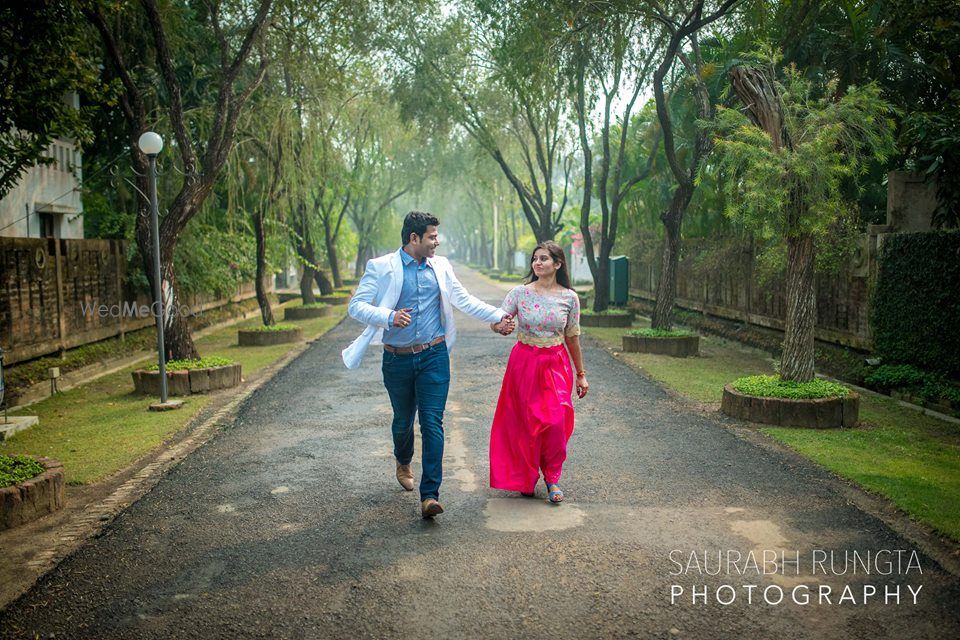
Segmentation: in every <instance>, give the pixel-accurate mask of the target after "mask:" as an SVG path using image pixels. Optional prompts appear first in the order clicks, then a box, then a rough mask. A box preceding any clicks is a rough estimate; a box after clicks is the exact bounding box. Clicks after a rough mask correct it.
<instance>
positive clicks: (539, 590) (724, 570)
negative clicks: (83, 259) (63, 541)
mask: <svg viewBox="0 0 960 640" xmlns="http://www.w3.org/2000/svg"><path fill="white" fill-rule="evenodd" d="M458 272H459V274H460V276H461V280H462V281H463V282H464V284H465V285H466V286H467V287H468V288H469V289H470V290H471V291H472V292H473V293H474V294H476V295H478V296H480V297H482V298H484V299H487V300H488V301H490V302H496V303H498V302H499V301H500V300H501V299H502V296H503V294H504V292H505V290H506V288H505V287H502V286H495V285H491V284H488V283H486V282H485V281H483V280H481V279H480V278H479V277H478V276H476V275H475V274H473V273H471V272H470V271H469V270H467V269H465V268H462V267H461V268H458ZM458 328H459V329H460V338H459V342H458V343H457V345H456V347H455V348H454V350H453V352H452V356H451V361H452V370H453V380H452V385H451V391H450V398H449V402H448V405H447V412H446V417H445V431H446V449H445V457H444V483H443V486H442V488H441V496H440V499H441V502H442V503H443V505H444V508H445V509H446V513H444V514H443V515H441V516H440V517H438V518H436V520H433V521H431V520H423V519H421V518H420V517H419V502H418V498H417V496H416V493H415V492H414V493H407V492H404V491H403V490H402V489H401V488H400V486H399V485H398V484H397V482H396V480H395V479H394V476H393V472H394V463H393V459H392V455H391V451H392V446H391V441H390V428H389V424H390V417H391V413H390V407H389V401H388V399H387V395H386V391H385V390H384V388H383V384H382V380H381V373H380V351H378V350H377V349H372V350H371V351H370V352H369V353H368V354H367V357H366V359H365V360H364V363H363V365H362V366H361V368H360V369H358V370H356V371H348V370H346V369H345V368H344V367H343V365H342V364H341V361H340V355H339V354H340V350H341V349H342V348H343V347H344V346H346V344H348V343H349V341H350V340H351V339H352V338H353V337H354V336H355V335H356V334H357V333H358V332H359V329H360V327H359V325H358V324H356V323H355V322H353V321H352V320H347V321H345V322H344V323H343V324H341V325H340V326H339V327H337V328H335V329H334V330H333V331H331V332H330V333H328V334H327V335H326V336H325V337H323V338H322V339H321V340H319V341H317V342H316V343H315V344H314V345H313V346H312V347H311V348H310V349H308V350H307V351H306V352H305V353H304V354H303V355H302V356H301V357H299V358H298V359H296V360H295V361H294V362H292V363H291V364H290V365H289V366H288V367H287V368H286V369H284V370H283V371H282V372H281V373H280V374H279V375H278V376H277V377H275V378H274V379H273V380H272V381H271V382H269V383H268V384H267V385H265V386H264V387H263V388H261V389H260V390H259V391H257V392H256V393H255V394H254V395H253V396H252V397H251V398H250V399H249V400H248V401H247V403H246V404H245V405H244V407H243V409H242V410H241V411H240V413H239V417H238V419H237V420H236V422H235V423H234V424H232V425H230V426H228V427H226V428H224V429H223V430H221V431H220V432H219V433H218V434H217V435H216V436H215V437H214V438H213V439H211V440H210V442H208V443H207V444H206V445H204V446H203V447H201V448H199V449H198V450H197V451H195V452H194V453H193V454H192V455H190V456H189V457H188V458H186V459H185V460H184V461H183V462H182V463H181V464H180V465H178V466H177V467H175V468H174V469H173V470H172V471H171V472H169V473H168V474H167V475H166V476H165V477H164V478H163V479H162V480H161V481H160V482H159V484H158V485H157V486H156V487H155V488H154V489H153V490H152V491H151V492H150V493H148V494H147V495H146V496H144V497H143V498H142V499H141V500H140V501H139V502H137V503H136V504H135V505H133V506H132V507H131V508H130V509H129V510H127V511H126V512H124V513H123V514H122V515H121V516H119V517H118V518H117V519H116V520H115V521H114V522H113V523H112V524H110V525H109V526H108V527H106V528H105V530H104V532H103V533H102V535H100V536H99V537H98V538H96V539H94V540H92V541H91V542H89V543H88V544H86V545H84V546H83V547H82V548H81V549H80V550H78V551H77V553H75V554H74V555H73V556H71V557H70V558H68V559H67V560H65V561H64V562H62V563H61V564H60V565H59V566H58V567H57V568H56V569H54V570H53V571H51V572H50V573H49V574H47V575H46V576H45V577H43V578H42V579H41V580H40V581H39V582H38V584H37V585H36V586H35V587H34V588H33V589H32V590H31V591H29V592H28V593H27V594H25V595H24V596H23V597H21V598H20V599H19V600H17V601H15V602H14V603H12V604H11V605H10V606H9V607H7V608H6V609H5V610H4V611H3V612H0V637H2V638H23V637H31V638H32V637H44V638H46V637H56V638H246V637H263V638H351V639H355V638H400V637H417V638H527V637H529V638H544V637H549V638H615V637H681V638H683V637H685V638H778V639H786V638H839V637H844V638H870V639H876V638H957V637H960V611H958V609H960V608H958V606H957V605H958V604H960V581H958V579H957V577H955V576H953V575H952V574H950V573H948V572H946V571H944V570H943V569H941V568H940V567H939V566H938V565H937V563H936V562H934V561H933V560H932V559H931V558H929V557H928V556H926V555H925V554H924V553H922V552H921V551H920V550H917V549H915V548H914V546H913V545H912V544H911V543H910V542H909V541H908V540H905V539H904V538H902V537H901V536H900V535H898V534H897V533H895V532H894V531H892V530H891V529H890V528H889V527H888V526H887V525H885V524H884V523H883V522H882V521H881V520H879V519H877V518H876V517H874V516H872V515H869V514H868V513H865V512H864V511H861V510H860V509H858V508H857V507H856V506H854V505H853V504H851V503H849V502H848V501H847V500H846V499H845V498H844V497H843V494H842V492H839V491H838V490H837V487H838V482H837V481H836V480H835V479H834V478H832V477H831V476H830V475H829V474H827V473H826V472H824V471H822V470H820V469H818V468H817V467H816V466H815V465H813V464H810V463H806V462H803V461H798V459H797V458H796V457H795V456H787V455H784V454H783V453H779V452H778V451H776V450H775V449H771V448H768V447H762V446H758V445H757V444H755V443H753V442H751V441H750V440H749V439H744V438H741V437H738V436H737V434H736V433H735V431H734V430H732V429H730V428H729V426H730V423H728V422H727V421H725V420H724V419H723V418H721V417H720V416H718V415H714V414H704V413H702V412H698V411H695V410H693V408H691V407H690V406H688V405H685V404H684V403H682V402H680V401H677V400H674V399H672V398H671V397H670V396H669V395H668V394H666V393H665V392H664V391H663V390H662V389H661V388H660V387H659V386H657V385H656V384H655V383H653V382H651V381H649V380H647V379H646V378H644V377H643V376H641V375H640V374H638V373H637V372H635V371H634V370H632V369H630V368H629V367H627V366H626V365H624V364H623V363H621V362H620V361H618V360H617V359H616V358H615V357H613V356H612V355H610V354H609V353H608V352H607V351H605V350H603V349H601V348H599V347H598V346H596V345H593V344H591V343H590V342H589V340H587V341H586V348H585V361H586V368H587V370H588V373H589V378H590V383H591V391H590V394H589V395H588V397H587V398H586V399H584V400H576V401H575V406H576V409H577V423H576V429H575V431H574V434H573V438H572V440H571V442H570V449H569V458H568V461H567V464H566V466H565V470H564V475H563V478H562V485H563V487H564V490H565V492H566V495H567V502H566V503H565V504H563V505H560V506H552V505H549V504H547V502H546V501H545V497H546V492H545V490H544V487H543V485H542V483H541V485H540V486H539V487H538V490H537V491H538V494H537V497H536V498H522V497H520V496H519V495H518V494H512V493H507V492H500V491H495V490H492V489H490V488H489V487H488V471H487V442H488V434H489V427H490V420H491V418H492V415H493V410H494V406H495V403H496V398H497V394H498V393H499V388H500V380H501V376H502V374H503V368H504V364H505V362H506V358H507V354H508V352H509V350H510V348H511V346H512V344H513V339H512V338H502V337H500V336H497V335H495V334H493V333H492V332H490V331H489V329H488V328H487V327H486V325H485V324H484V323H482V322H479V321H477V320H474V319H471V318H467V317H465V316H463V315H458ZM417 439H418V450H417V454H416V456H415V464H414V472H415V473H416V474H417V476H418V478H419V436H418V438H417ZM854 551H856V553H857V555H858V558H859V560H860V562H859V563H857V562H855V558H854V557H853V553H854ZM914 552H915V555H914ZM765 554H766V558H765V557H764V555H765ZM831 554H832V564H831V563H830V558H831ZM691 558H693V559H691ZM751 559H753V560H755V561H756V562H757V564H756V565H752V564H750V560H751ZM764 559H767V560H771V561H772V562H771V563H768V564H767V565H764V564H763V560H764ZM784 559H786V560H787V561H788V562H786V563H781V564H776V563H777V562H779V561H782V560H784ZM794 559H797V560H798V562H797V564H796V565H794V564H793V563H792V562H791V561H792V560H794ZM814 560H822V562H820V563H819V564H815V563H814ZM847 560H849V562H847ZM764 568H766V569H767V570H768V573H767V574H766V575H761V574H762V571H763V569H764ZM815 570H816V574H815V575H814V571H815ZM844 571H845V572H844ZM824 572H826V573H824ZM711 574H712V575H711ZM838 574H839V575H838ZM749 585H755V586H753V587H750V586H749ZM846 586H849V590H848V592H845V591H844V588H845V587H846ZM826 588H828V589H829V593H826V599H825V600H824V598H823V595H824V593H825V591H824V589H826ZM871 588H873V589H874V590H875V592H874V593H871ZM678 589H680V590H682V591H678ZM895 590H896V592H897V593H898V595H899V603H897V602H896V601H895V600H894V599H893V595H892V594H893V593H894V591H895ZM914 592H917V595H916V603H914V595H913V593H914ZM694 593H697V594H700V593H704V594H705V595H704V596H703V597H700V596H697V597H694V595H693V594H694ZM865 593H866V594H867V595H866V596H865ZM779 594H782V600H781V601H779V602H778V595H779ZM805 595H806V597H808V598H809V601H808V602H807V603H806V604H804V602H803V601H804V596H805ZM865 600H866V603H864V601H865ZM727 602H729V604H724V603H727Z"/></svg>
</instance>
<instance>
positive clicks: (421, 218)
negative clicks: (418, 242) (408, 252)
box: [400, 211, 440, 246]
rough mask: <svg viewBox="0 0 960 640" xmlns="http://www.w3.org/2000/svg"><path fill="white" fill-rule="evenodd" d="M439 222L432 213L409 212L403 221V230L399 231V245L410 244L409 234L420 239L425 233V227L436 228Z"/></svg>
mask: <svg viewBox="0 0 960 640" xmlns="http://www.w3.org/2000/svg"><path fill="white" fill-rule="evenodd" d="M439 224H440V221H439V220H437V217H436V216H435V215H433V214H432V213H427V212H426V211H411V212H410V213H408V214H407V216H406V217H405V218H404V219H403V229H402V230H401V231H400V244H401V246H402V245H405V244H407V243H408V242H410V234H411V233H415V234H417V235H418V236H420V237H421V238H423V236H424V235H425V234H426V233H427V227H429V226H431V225H432V226H434V227H436V226H438V225H439Z"/></svg>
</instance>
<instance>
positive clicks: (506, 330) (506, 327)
mask: <svg viewBox="0 0 960 640" xmlns="http://www.w3.org/2000/svg"><path fill="white" fill-rule="evenodd" d="M516 328H517V322H516V320H514V319H513V316H511V315H510V314H509V313H506V314H504V316H503V319H502V320H501V321H500V322H498V323H496V324H495V325H493V330H494V331H496V332H497V333H499V334H500V335H502V336H508V335H510V334H511V333H513V330H514V329H516Z"/></svg>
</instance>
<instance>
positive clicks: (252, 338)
mask: <svg viewBox="0 0 960 640" xmlns="http://www.w3.org/2000/svg"><path fill="white" fill-rule="evenodd" d="M284 313H286V312H284ZM237 339H238V341H239V344H240V346H241V347H269V346H272V345H275V344H286V343H288V342H300V341H301V340H303V329H301V328H300V327H297V328H296V329H281V330H279V331H252V330H251V331H245V330H243V329H240V330H239V331H237Z"/></svg>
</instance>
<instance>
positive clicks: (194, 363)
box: [146, 356, 236, 371]
mask: <svg viewBox="0 0 960 640" xmlns="http://www.w3.org/2000/svg"><path fill="white" fill-rule="evenodd" d="M235 362H236V360H233V359H232V358H223V357H220V356H208V357H206V358H198V359H196V360H170V361H168V362H167V371H183V370H190V369H206V368H208V367H224V366H226V365H228V364H233V363H235ZM159 368H160V365H159V364H152V365H150V366H149V367H147V369H146V370H147V371H156V370H157V369H159Z"/></svg>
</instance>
